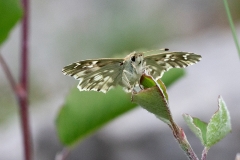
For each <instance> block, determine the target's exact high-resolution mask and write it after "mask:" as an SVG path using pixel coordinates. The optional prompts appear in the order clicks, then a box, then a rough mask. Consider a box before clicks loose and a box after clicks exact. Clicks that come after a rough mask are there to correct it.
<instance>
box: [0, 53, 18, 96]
mask: <svg viewBox="0 0 240 160" xmlns="http://www.w3.org/2000/svg"><path fill="white" fill-rule="evenodd" d="M0 64H1V65H2V68H3V71H4V72H5V74H6V76H7V79H8V81H9V83H10V85H11V87H12V90H13V92H14V94H16V95H17V93H16V86H17V84H16V82H15V80H14V78H13V76H12V74H11V72H10V70H9V68H8V65H7V63H6V62H5V60H4V59H3V57H2V55H1V54H0Z"/></svg>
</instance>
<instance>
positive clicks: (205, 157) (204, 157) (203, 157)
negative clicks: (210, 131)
mask: <svg viewBox="0 0 240 160" xmlns="http://www.w3.org/2000/svg"><path fill="white" fill-rule="evenodd" d="M207 153H208V148H206V147H205V148H204V149H203V151H202V158H201V160H206V159H207Z"/></svg>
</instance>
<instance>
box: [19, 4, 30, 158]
mask: <svg viewBox="0 0 240 160" xmlns="http://www.w3.org/2000/svg"><path fill="white" fill-rule="evenodd" d="M22 5H23V11H24V15H23V21H22V37H21V42H22V47H21V49H22V50H21V70H20V84H21V86H20V88H19V90H18V91H19V92H18V93H19V96H18V102H19V106H20V116H21V125H22V133H23V141H24V153H25V160H31V159H32V147H31V146H32V144H31V134H30V127H29V119H28V117H29V116H28V108H29V107H28V37H29V36H28V32H29V28H28V25H29V23H28V16H29V0H22Z"/></svg>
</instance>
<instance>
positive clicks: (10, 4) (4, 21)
mask: <svg viewBox="0 0 240 160" xmlns="http://www.w3.org/2000/svg"><path fill="white" fill-rule="evenodd" d="M21 16H22V8H21V5H20V2H19V0H0V45H1V44H2V43H3V42H4V41H5V40H6V38H7V37H8V35H9V33H10V31H11V29H12V28H13V27H14V25H15V24H16V23H17V21H18V20H19V19H20V18H21Z"/></svg>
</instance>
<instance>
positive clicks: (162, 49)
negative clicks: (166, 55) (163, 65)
mask: <svg viewBox="0 0 240 160" xmlns="http://www.w3.org/2000/svg"><path fill="white" fill-rule="evenodd" d="M153 51H169V49H168V48H161V49H157V50H150V51H146V52H143V53H148V52H153Z"/></svg>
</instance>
